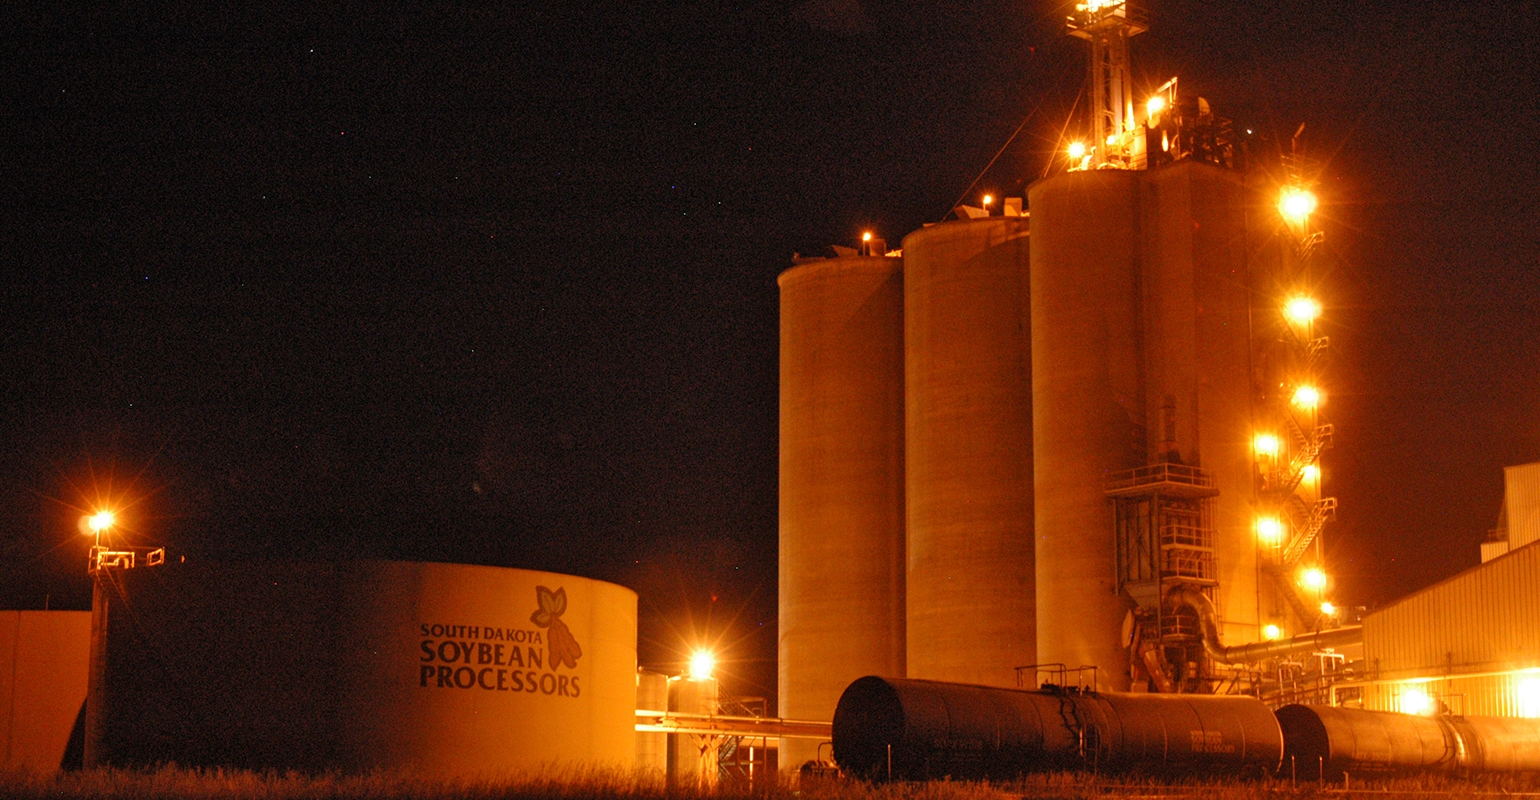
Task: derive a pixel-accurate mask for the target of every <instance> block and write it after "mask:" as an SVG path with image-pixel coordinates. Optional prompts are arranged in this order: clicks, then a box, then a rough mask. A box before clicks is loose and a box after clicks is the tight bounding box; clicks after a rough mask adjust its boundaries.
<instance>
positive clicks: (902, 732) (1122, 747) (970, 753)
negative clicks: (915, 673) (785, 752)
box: [834, 676, 1284, 780]
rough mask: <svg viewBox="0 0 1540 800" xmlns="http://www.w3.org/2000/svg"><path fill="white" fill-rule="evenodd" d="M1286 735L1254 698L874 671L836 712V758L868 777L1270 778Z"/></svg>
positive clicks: (854, 686)
mask: <svg viewBox="0 0 1540 800" xmlns="http://www.w3.org/2000/svg"><path fill="white" fill-rule="evenodd" d="M1283 749H1284V747H1283V735H1282V732H1281V731H1280V729H1279V727H1278V722H1277V720H1276V719H1274V717H1273V714H1272V712H1271V711H1269V710H1268V708H1267V706H1265V705H1263V704H1262V702H1261V701H1259V700H1257V699H1255V698H1252V697H1244V696H1216V695H1159V694H1112V693H1098V692H1092V691H1079V690H1074V689H1066V688H1058V689H1041V690H1024V689H1001V688H995V687H988V686H974V685H968V684H956V683H942V682H938V681H923V680H907V679H897V678H881V677H876V676H868V677H865V678H861V679H860V680H858V681H856V682H855V683H852V684H851V685H850V687H849V688H847V689H846V690H845V694H844V695H843V696H841V697H840V702H839V706H838V708H837V709H836V710H835V712H834V759H835V761H836V763H838V764H839V766H840V768H841V769H842V770H843V771H845V772H846V773H847V774H850V775H854V776H859V777H863V778H868V779H887V778H895V779H904V780H925V779H934V778H943V777H951V778H957V779H988V778H1013V777H1016V776H1017V775H1020V774H1022V773H1026V772H1036V771H1042V770H1049V769H1081V768H1095V769H1103V770H1129V769H1139V770H1147V771H1154V772H1189V771H1219V770H1223V771H1226V772H1230V773H1233V774H1245V773H1253V774H1258V775H1262V774H1271V773H1272V772H1273V771H1275V770H1276V769H1277V768H1278V767H1279V765H1280V764H1281V763H1282V759H1283Z"/></svg>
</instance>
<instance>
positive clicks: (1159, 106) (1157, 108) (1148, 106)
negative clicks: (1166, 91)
mask: <svg viewBox="0 0 1540 800" xmlns="http://www.w3.org/2000/svg"><path fill="white" fill-rule="evenodd" d="M1144 109H1145V110H1146V111H1148V112H1149V114H1150V116H1152V117H1153V116H1155V115H1156V114H1159V113H1160V112H1162V111H1164V110H1166V98H1164V97H1161V96H1160V95H1158V94H1157V95H1155V96H1154V97H1151V98H1150V99H1149V102H1147V103H1145V104H1144Z"/></svg>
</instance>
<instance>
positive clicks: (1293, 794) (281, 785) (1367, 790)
mask: <svg viewBox="0 0 1540 800" xmlns="http://www.w3.org/2000/svg"><path fill="white" fill-rule="evenodd" d="M1524 794H1529V795H1530V796H1531V797H1535V798H1540V779H1537V778H1536V777H1535V776H1499V775H1487V776H1478V777H1476V778H1472V779H1459V778H1451V777H1445V776H1436V775H1429V776H1420V777H1415V778H1400V779H1385V780H1358V779H1354V780H1353V781H1352V782H1351V784H1350V785H1349V786H1348V787H1346V788H1344V786H1343V784H1342V782H1341V781H1340V780H1339V781H1337V782H1336V783H1334V784H1316V783H1301V784H1298V785H1291V784H1290V783H1289V782H1288V781H1286V780H1284V781H1277V780H1273V781H1219V780H1214V779H1211V778H1210V779H1202V780H1190V781H1183V780H1160V781H1157V780H1138V779H1131V778H1129V777H1127V776H1118V777H1107V776H1096V775H1091V774H1086V773H1056V774H1048V775H1036V776H1031V777H1027V778H1023V779H1021V780H1019V781H1015V782H1012V783H996V784H984V783H967V782H956V781H932V782H928V783H895V784H889V785H871V784H865V783H860V782H856V781H822V782H818V783H810V784H809V785H807V786H803V787H793V786H791V785H788V784H784V783H783V784H780V785H776V786H770V787H764V788H760V789H756V790H754V791H752V792H751V791H749V790H747V789H745V788H733V787H723V788H720V789H718V790H716V791H714V792H702V791H697V790H694V789H686V788H680V787H667V786H665V785H663V784H662V783H661V782H659V781H657V780H653V779H647V778H639V777H636V776H631V775H622V774H601V773H595V772H592V771H584V770H570V769H569V770H555V771H551V772H549V773H547V774H544V775H541V776H536V777H522V778H487V779H483V780H455V781H444V780H430V779H425V778H417V777H410V776H400V775H303V774H299V773H293V772H290V773H275V772H267V773H255V772H244V771H227V770H197V769H182V768H177V767H163V768H160V769H156V770H151V771H136V770H93V771H88V772H75V773H64V774H60V775H56V776H47V777H39V776H33V775H24V774H0V797H5V798H18V800H32V799H33V798H35V799H36V800H45V798H46V799H47V800H70V799H71V798H106V799H107V800H192V798H199V799H200V800H201V799H202V798H260V799H261V800H333V799H334V798H335V799H336V800H344V799H346V800H355V799H356V800H398V799H399V800H406V799H407V798H411V800H696V799H697V798H717V799H719V800H1112V799H1113V798H1129V800H1317V799H1318V798H1319V800H1328V798H1330V799H1332V800H1399V798H1426V797H1435V798H1459V797H1471V798H1476V797H1494V796H1496V797H1501V796H1508V797H1513V796H1522V795H1524Z"/></svg>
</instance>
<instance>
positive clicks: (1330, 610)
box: [1321, 602, 1337, 617]
mask: <svg viewBox="0 0 1540 800" xmlns="http://www.w3.org/2000/svg"><path fill="white" fill-rule="evenodd" d="M1321 613H1322V614H1325V615H1326V616H1328V617H1330V616H1335V615H1336V613H1337V607H1336V606H1335V605H1333V604H1331V603H1330V602H1326V603H1322V604H1321Z"/></svg>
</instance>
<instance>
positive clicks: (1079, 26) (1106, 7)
mask: <svg viewBox="0 0 1540 800" xmlns="http://www.w3.org/2000/svg"><path fill="white" fill-rule="evenodd" d="M1068 29H1069V34H1070V35H1071V36H1075V37H1077V38H1080V39H1085V40H1087V41H1089V42H1090V43H1091V58H1090V60H1089V61H1088V62H1087V63H1088V65H1089V81H1088V83H1089V84H1090V89H1091V132H1092V134H1093V138H1092V140H1091V146H1090V147H1089V148H1087V150H1086V155H1087V156H1089V159H1090V160H1089V162H1088V164H1087V165H1086V166H1088V167H1090V168H1091V169H1097V168H1101V167H1119V168H1125V169H1126V168H1130V167H1132V166H1133V164H1132V157H1131V153H1130V151H1131V150H1132V145H1133V140H1134V134H1135V130H1136V123H1135V121H1134V95H1133V72H1132V69H1131V67H1130V65H1129V60H1128V40H1129V39H1130V38H1131V37H1133V36H1137V35H1138V34H1141V33H1144V32H1145V31H1147V30H1149V29H1150V26H1149V17H1148V15H1147V14H1146V12H1145V10H1144V9H1143V8H1142V7H1139V6H1136V5H1135V4H1133V3H1132V2H1129V0H1117V1H1116V2H1109V1H1108V0H1086V2H1084V3H1079V4H1077V5H1076V6H1075V13H1074V14H1072V15H1070V17H1069V20H1068Z"/></svg>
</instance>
